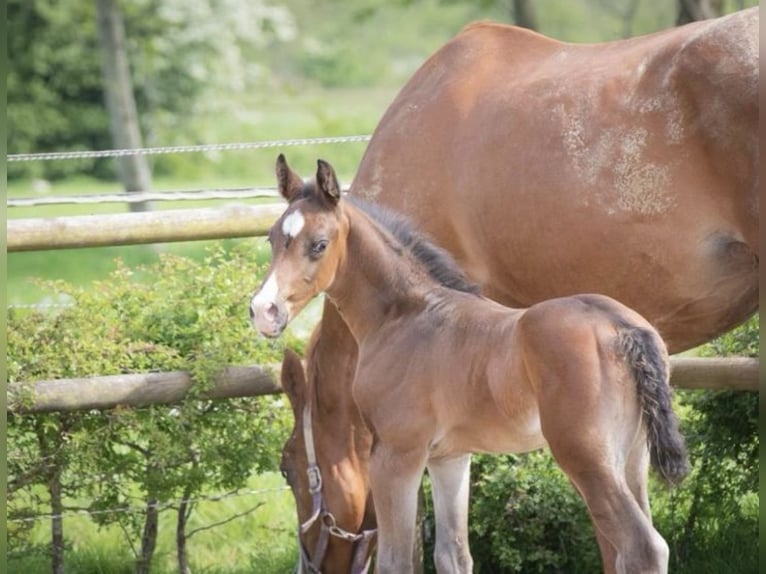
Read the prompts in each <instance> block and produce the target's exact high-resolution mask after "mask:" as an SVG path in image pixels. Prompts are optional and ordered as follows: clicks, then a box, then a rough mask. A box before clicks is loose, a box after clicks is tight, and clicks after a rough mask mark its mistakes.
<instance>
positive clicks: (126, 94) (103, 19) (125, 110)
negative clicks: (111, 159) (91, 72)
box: [96, 0, 152, 211]
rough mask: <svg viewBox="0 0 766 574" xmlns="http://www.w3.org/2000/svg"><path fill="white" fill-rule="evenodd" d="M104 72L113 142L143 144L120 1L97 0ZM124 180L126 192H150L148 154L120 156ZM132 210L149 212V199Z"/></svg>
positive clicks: (124, 145)
mask: <svg viewBox="0 0 766 574" xmlns="http://www.w3.org/2000/svg"><path fill="white" fill-rule="evenodd" d="M96 14H97V19H98V22H97V24H98V25H97V27H98V37H99V44H100V47H101V74H102V77H103V81H104V94H105V97H106V107H107V110H108V112H109V128H110V131H111V134H112V145H113V147H114V148H116V149H136V148H140V147H143V143H142V141H141V130H140V128H139V125H138V113H137V111H136V100H135V98H134V96H133V83H132V81H131V78H130V69H129V67H128V56H127V50H126V48H125V25H124V23H123V20H122V14H121V12H120V9H119V7H118V6H117V4H116V0H96ZM118 161H119V166H120V179H121V180H122V185H123V187H124V188H125V191H149V190H150V189H151V185H152V181H151V173H150V171H149V164H148V162H147V161H146V156H142V155H129V156H125V157H122V158H119V160H118ZM130 209H131V211H147V210H148V209H149V205H148V203H146V202H141V203H131V204H130Z"/></svg>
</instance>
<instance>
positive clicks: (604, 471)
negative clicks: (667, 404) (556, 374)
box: [539, 378, 669, 574]
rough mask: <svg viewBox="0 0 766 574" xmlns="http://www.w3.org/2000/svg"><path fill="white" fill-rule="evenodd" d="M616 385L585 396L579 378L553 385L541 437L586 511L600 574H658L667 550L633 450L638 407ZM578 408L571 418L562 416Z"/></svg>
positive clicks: (543, 400) (543, 408)
mask: <svg viewBox="0 0 766 574" xmlns="http://www.w3.org/2000/svg"><path fill="white" fill-rule="evenodd" d="M617 380H618V379H617V378H615V382H614V383H604V384H600V385H594V386H591V387H590V389H585V388H584V387H582V385H585V386H588V385H587V383H583V380H582V379H578V380H570V381H568V382H567V383H565V384H562V385H553V387H552V388H556V392H555V393H554V394H548V393H546V392H543V393H542V394H541V396H540V397H539V405H540V421H541V424H542V430H543V434H544V435H545V438H546V440H547V441H548V444H549V446H550V448H551V452H552V453H553V456H554V457H555V458H556V461H557V462H558V463H559V466H561V468H562V469H563V470H564V472H566V474H567V475H568V476H569V478H570V479H571V480H572V482H573V483H574V484H575V486H576V487H577V490H578V491H579V492H580V494H581V495H582V497H583V499H584V500H585V503H586V505H587V506H588V511H589V512H590V515H591V519H592V521H593V524H594V526H595V528H596V531H597V536H598V539H599V546H600V548H601V551H602V559H603V561H604V569H605V571H606V572H616V573H618V574H641V573H653V574H654V573H660V574H664V573H665V572H667V564H668V554H669V551H668V546H667V544H666V543H665V541H664V540H663V539H662V537H661V536H660V535H659V533H658V532H657V531H656V530H655V529H654V527H653V526H652V522H651V519H650V518H649V513H648V510H649V508H648V500H647V497H646V490H645V485H646V461H645V459H643V458H642V457H641V455H640V451H636V450H635V449H634V448H633V447H634V446H635V440H636V437H637V436H638V435H639V434H641V433H640V432H639V428H640V427H639V425H640V413H639V406H638V404H637V401H636V400H635V399H633V398H632V393H630V392H628V393H625V395H623V394H622V392H621V390H624V389H625V388H627V385H629V384H631V383H630V382H628V381H622V382H617ZM578 387H579V389H578ZM594 390H595V392H592V391H594ZM571 392H574V393H575V394H574V395H571V394H570V393H571ZM610 395H611V396H610ZM578 402H579V404H578V416H577V417H571V418H562V417H561V413H562V412H566V411H567V409H568V408H571V405H572V404H577V403H578ZM636 473H639V474H638V475H637V474H636Z"/></svg>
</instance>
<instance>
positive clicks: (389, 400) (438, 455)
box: [250, 155, 688, 574]
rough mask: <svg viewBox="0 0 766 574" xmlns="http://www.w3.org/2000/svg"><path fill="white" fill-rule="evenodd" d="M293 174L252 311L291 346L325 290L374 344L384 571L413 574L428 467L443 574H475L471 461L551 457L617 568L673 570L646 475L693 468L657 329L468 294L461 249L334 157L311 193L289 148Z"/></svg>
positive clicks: (370, 416) (364, 354) (603, 311)
mask: <svg viewBox="0 0 766 574" xmlns="http://www.w3.org/2000/svg"><path fill="white" fill-rule="evenodd" d="M276 171H277V179H278V183H279V189H280V192H281V193H282V195H283V196H284V197H285V199H287V201H288V202H289V205H288V208H287V210H286V211H285V213H284V214H283V215H282V216H281V217H280V218H279V220H278V221H277V222H276V223H275V225H274V226H273V227H272V229H271V231H270V233H269V241H270V243H271V247H272V262H271V267H270V269H269V273H268V275H267V277H266V279H265V281H264V283H263V285H262V286H261V288H260V289H259V290H258V292H256V293H255V295H254V296H253V298H252V300H251V304H250V314H251V317H252V320H253V323H254V325H255V327H256V328H257V329H258V330H259V331H260V332H261V333H263V334H264V335H266V336H269V337H276V336H278V335H279V334H280V333H281V332H282V331H283V329H284V328H285V326H286V325H287V323H288V322H289V321H290V320H291V319H293V318H294V317H295V316H296V315H297V314H298V313H299V312H300V310H301V309H302V308H303V307H304V306H305V305H306V303H308V302H309V301H310V300H311V299H312V298H313V297H314V296H316V295H317V294H319V293H320V292H322V291H324V292H326V294H327V296H328V297H329V298H330V299H331V301H332V302H333V303H334V304H335V305H336V306H337V307H338V309H339V311H340V313H341V315H342V317H343V319H344V321H345V322H346V323H347V325H348V327H349V329H350V330H351V332H352V334H353V336H354V338H355V340H356V341H357V343H358V348H359V356H358V363H357V369H356V374H355V379H354V384H353V395H354V399H355V401H356V403H357V405H358V407H359V410H360V412H361V414H362V417H363V418H364V420H365V422H366V424H367V426H368V427H369V429H370V431H371V433H372V436H373V446H372V452H371V455H370V462H369V471H370V484H371V488H372V496H373V501H374V505H375V511H376V515H377V524H378V554H377V562H376V564H377V569H378V571H379V572H382V573H386V572H391V573H397V574H398V573H402V572H409V571H411V559H410V557H411V555H412V547H413V543H414V529H415V519H416V508H417V490H418V485H419V484H420V479H421V476H422V473H423V471H424V469H425V468H428V472H429V475H430V476H431V480H432V484H433V497H434V511H435V515H436V550H435V561H436V566H437V569H438V570H439V571H440V572H470V571H471V568H472V559H471V556H470V553H469V550H468V546H467V543H468V533H467V518H468V486H469V473H468V471H469V462H470V453H472V452H496V453H502V452H525V451H530V450H534V449H538V448H541V447H544V446H548V447H549V448H550V449H551V451H552V453H553V456H554V457H555V459H556V461H557V462H558V464H559V466H560V467H561V468H562V469H563V470H564V472H565V473H566V474H567V475H568V476H569V478H570V479H571V481H572V483H573V484H574V485H575V487H576V488H577V490H578V491H579V493H580V494H581V495H582V497H583V499H584V500H585V503H586V505H587V507H588V511H589V513H590V516H591V518H592V521H593V523H594V525H595V527H596V536H597V539H598V543H599V547H600V550H601V554H602V559H603V563H604V568H605V570H606V571H607V572H621V573H622V572H624V573H631V574H632V573H637V572H666V571H667V563H668V547H667V544H666V543H665V541H664V540H663V539H662V537H661V536H660V535H659V533H658V532H657V531H656V530H655V529H654V528H653V526H652V521H651V516H650V511H649V501H648V495H647V471H648V466H649V463H650V462H651V464H652V466H653V467H654V468H655V469H656V470H657V471H658V472H659V474H660V475H661V477H662V478H663V479H664V480H666V481H667V482H670V483H675V482H678V481H679V480H680V479H681V478H682V477H683V476H684V475H685V473H686V472H687V470H688V461H687V458H686V453H685V449H684V444H683V439H682V437H681V436H680V434H679V432H678V425H677V420H676V417H675V415H674V413H673V411H672V408H671V400H670V394H671V392H670V387H669V386H668V369H667V352H666V349H665V346H664V344H663V342H662V340H661V338H660V337H659V335H658V334H657V332H656V331H655V330H654V329H653V328H652V327H651V325H650V324H649V323H648V322H647V321H646V320H644V319H643V318H642V317H641V316H640V315H638V314H637V313H635V312H634V311H632V310H631V309H629V308H627V307H625V306H624V305H622V304H620V303H618V302H617V301H615V300H613V299H610V298H608V297H604V296H599V295H579V296H573V297H565V298H559V299H553V300H549V301H546V302H543V303H538V304H536V305H534V306H532V307H530V308H528V309H509V308H507V307H503V306H501V305H499V304H497V303H494V302H492V301H490V300H488V299H484V298H482V297H480V296H479V295H477V294H476V293H471V292H470V291H471V290H470V289H463V290H459V289H455V288H453V287H456V286H460V284H461V282H462V283H465V281H464V279H462V275H461V274H460V273H459V271H457V270H456V268H455V266H454V264H453V263H452V261H451V259H450V258H449V256H448V255H447V254H446V252H443V251H441V250H440V249H438V248H436V247H434V246H432V245H427V244H424V243H423V242H422V241H415V236H414V235H413V232H411V231H410V230H406V229H405V231H404V232H402V228H401V224H398V223H396V221H395V219H393V218H392V217H391V216H390V214H384V216H381V215H379V214H377V211H376V209H375V208H374V207H373V206H370V205H368V204H364V203H361V202H360V201H359V200H355V199H351V198H347V199H341V196H340V188H339V186H338V182H337V179H336V177H335V173H334V171H333V169H332V167H331V166H330V165H329V164H327V163H326V162H324V161H322V160H320V161H319V162H318V168H317V173H316V178H315V181H314V182H311V183H309V184H304V182H303V181H302V180H301V178H300V177H298V176H297V174H295V173H294V172H292V170H290V168H289V167H288V166H287V163H286V162H285V159H284V156H282V155H280V156H279V158H278V160H277V168H276ZM392 221H393V222H394V223H393V225H395V226H398V228H397V229H394V233H392V232H391V231H390V230H389V229H390V226H391V225H392ZM381 223H382V224H383V225H382V224H381ZM386 225H388V226H389V227H386ZM467 291H468V292H467Z"/></svg>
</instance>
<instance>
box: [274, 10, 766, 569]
mask: <svg viewBox="0 0 766 574" xmlns="http://www.w3.org/2000/svg"><path fill="white" fill-rule="evenodd" d="M758 23H759V10H758V8H754V9H751V10H745V11H742V12H738V13H735V14H732V15H729V16H725V17H723V18H720V19H715V20H709V21H703V22H697V23H692V24H688V25H686V26H682V27H678V28H673V29H669V30H666V31H661V32H658V33H655V34H650V35H647V36H643V37H638V38H632V39H628V40H621V41H616V42H608V43H601V44H589V45H575V44H569V43H563V42H558V41H556V40H552V39H549V38H546V37H544V36H541V35H539V34H536V33H534V32H531V31H529V30H525V29H521V28H516V27H512V26H504V25H500V24H490V23H478V24H474V25H471V26H468V27H467V28H466V29H465V30H463V31H462V32H461V33H460V34H459V35H457V36H456V37H455V38H454V39H452V40H451V41H449V42H448V43H447V44H446V45H445V46H443V47H442V48H441V49H439V50H438V51H437V52H436V53H435V54H434V55H433V56H432V57H431V58H429V59H428V60H427V61H426V62H425V63H424V64H423V66H422V67H421V68H420V69H419V70H418V71H417V72H416V73H415V74H414V76H413V77H412V78H411V79H410V81H409V82H408V83H407V84H406V85H405V86H404V87H403V89H402V90H401V92H400V93H399V95H398V96H397V97H396V98H395V99H394V101H393V102H392V104H391V105H390V107H389V109H388V110H387V111H386V113H385V115H384V116H383V118H382V119H381V121H380V124H379V125H378V127H377V129H376V130H375V133H374V134H373V137H372V140H371V141H370V144H369V146H368V148H367V150H366V152H365V155H364V157H363V159H362V162H361V165H360V167H359V170H358V172H357V175H356V177H355V179H354V181H353V183H352V186H351V194H352V195H354V196H358V197H364V198H367V199H369V200H373V201H375V202H376V203H379V204H382V205H386V206H388V207H391V208H393V209H395V210H397V211H400V212H403V213H406V214H407V216H408V217H410V219H412V220H413V221H414V222H416V223H417V225H418V227H419V228H420V229H422V230H424V231H425V232H427V233H428V234H429V235H430V236H431V237H432V238H433V239H434V240H435V241H436V243H438V244H439V245H440V246H441V247H443V248H446V249H447V250H448V251H449V252H450V253H451V254H452V255H453V257H454V258H455V259H456V260H457V262H458V263H459V264H460V265H461V266H462V267H463V268H464V269H465V270H466V272H467V274H468V276H469V277H470V278H471V279H472V280H473V281H475V282H477V283H479V285H480V286H481V288H482V292H483V293H484V294H486V295H487V296H488V297H491V298H492V299H494V300H496V301H498V302H500V303H503V304H505V305H509V306H512V307H528V306H531V305H533V304H534V303H537V302H539V301H543V300H546V299H550V298H554V297H559V296H562V295H572V294H576V293H588V292H590V293H604V294H606V295H609V296H611V297H613V298H615V299H617V300H619V301H621V302H623V303H625V304H626V305H628V306H629V307H631V308H633V309H635V310H637V311H638V312H639V313H640V314H641V315H643V316H644V317H645V318H647V319H648V320H649V322H650V323H652V325H654V327H655V328H657V329H658V330H659V332H660V333H661V334H662V336H663V338H664V339H665V341H666V344H667V345H668V348H669V350H670V352H672V353H676V352H680V351H683V350H685V349H689V348H691V347H694V346H696V345H698V344H700V343H702V342H704V341H707V340H709V339H711V338H713V337H715V336H717V335H719V334H721V333H723V332H725V331H727V330H728V329H730V328H732V327H733V326H735V325H737V324H738V323H740V322H741V321H743V320H744V319H745V318H747V317H748V316H750V315H751V314H752V313H753V312H754V311H755V310H756V309H757V308H758V256H759V242H758V220H759V215H758V214H759V202H758V196H759V194H758V187H759V186H758V167H757V166H758V146H759V144H758V131H757V126H758V99H757V96H758V89H757V86H758V27H759V26H758ZM356 353H357V348H356V342H355V341H354V338H353V336H352V335H351V333H350V331H349V329H348V327H347V326H346V325H345V323H344V322H343V320H342V318H341V317H340V315H339V314H338V311H337V309H336V308H335V306H334V305H333V303H332V302H331V301H329V300H328V301H326V303H325V308H324V312H323V316H322V321H321V324H320V325H319V327H318V329H317V331H316V332H315V334H314V337H313V340H312V344H311V347H310V348H309V350H308V354H307V367H306V368H307V372H306V378H307V380H306V384H307V385H308V390H307V393H308V394H309V395H310V396H311V398H312V401H313V402H312V409H313V415H314V416H313V421H312V422H313V428H314V437H313V440H314V442H315V449H316V459H317V461H318V467H319V468H321V470H322V473H323V475H324V478H325V480H324V485H323V489H324V497H325V499H326V504H327V505H328V506H329V508H331V509H332V511H333V513H334V515H335V517H336V518H337V522H338V525H340V526H342V527H343V528H344V529H345V530H346V531H348V532H352V533H361V532H362V531H367V530H368V529H370V528H372V527H374V511H373V509H372V508H371V507H370V505H369V490H368V488H367V485H368V477H367V463H368V458H369V452H370V446H371V444H372V443H371V441H372V437H371V436H370V434H369V432H367V430H366V429H365V426H364V421H363V420H362V419H361V416H360V414H359V412H358V409H357V407H356V405H355V404H354V403H353V400H352V395H351V391H350V389H351V382H352V379H353V374H354V371H355V368H356V367H355V365H356ZM295 373H296V371H295V370H291V371H290V372H289V373H288V374H295ZM290 398H291V400H293V401H299V402H298V403H296V404H295V405H294V406H295V407H296V412H297V413H299V416H298V417H297V418H296V423H297V424H296V427H295V432H294V436H293V439H292V440H290V441H288V442H287V444H286V445H285V450H284V452H283V464H284V465H285V467H286V468H289V469H290V472H291V473H292V474H293V475H294V477H295V481H297V482H298V483H300V489H301V490H300V492H298V491H296V504H297V507H298V515H299V518H301V519H302V520H305V519H306V517H307V516H310V515H311V513H312V502H311V500H312V499H311V497H310V496H308V495H306V493H307V492H308V488H309V487H308V478H307V474H306V469H307V464H308V463H307V460H306V455H305V444H304V443H305V440H304V437H303V425H302V424H301V418H300V417H301V416H302V415H300V413H302V412H304V406H305V402H304V401H303V399H302V397H300V396H294V397H290ZM301 537H302V540H303V543H304V544H305V545H306V546H307V547H308V548H311V549H313V548H314V546H315V545H316V542H317V539H318V537H319V528H318V527H313V528H309V529H308V530H307V531H306V532H304V533H302V534H301ZM358 550H359V544H352V543H350V542H348V541H347V540H342V539H340V538H338V537H332V538H331V540H330V542H329V546H328V547H327V550H326V553H325V561H324V562H323V566H324V568H323V570H324V571H326V572H342V573H345V572H349V571H350V569H351V566H350V565H351V562H352V560H354V556H355V552H357V551H358ZM312 551H313V550H312ZM362 551H364V550H362ZM320 563H322V561H321V560H320Z"/></svg>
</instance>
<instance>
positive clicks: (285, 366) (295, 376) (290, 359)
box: [280, 349, 306, 410]
mask: <svg viewBox="0 0 766 574" xmlns="http://www.w3.org/2000/svg"><path fill="white" fill-rule="evenodd" d="M280 379H281V381H282V389H283V390H284V391H285V393H286V394H287V398H288V399H290V404H292V406H293V409H294V410H297V409H301V408H303V402H304V398H303V397H304V391H305V389H306V373H305V371H304V370H303V363H301V358H300V357H299V356H298V354H297V353H296V352H295V351H293V350H292V349H285V356H284V358H283V359H282V375H281V377H280Z"/></svg>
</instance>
